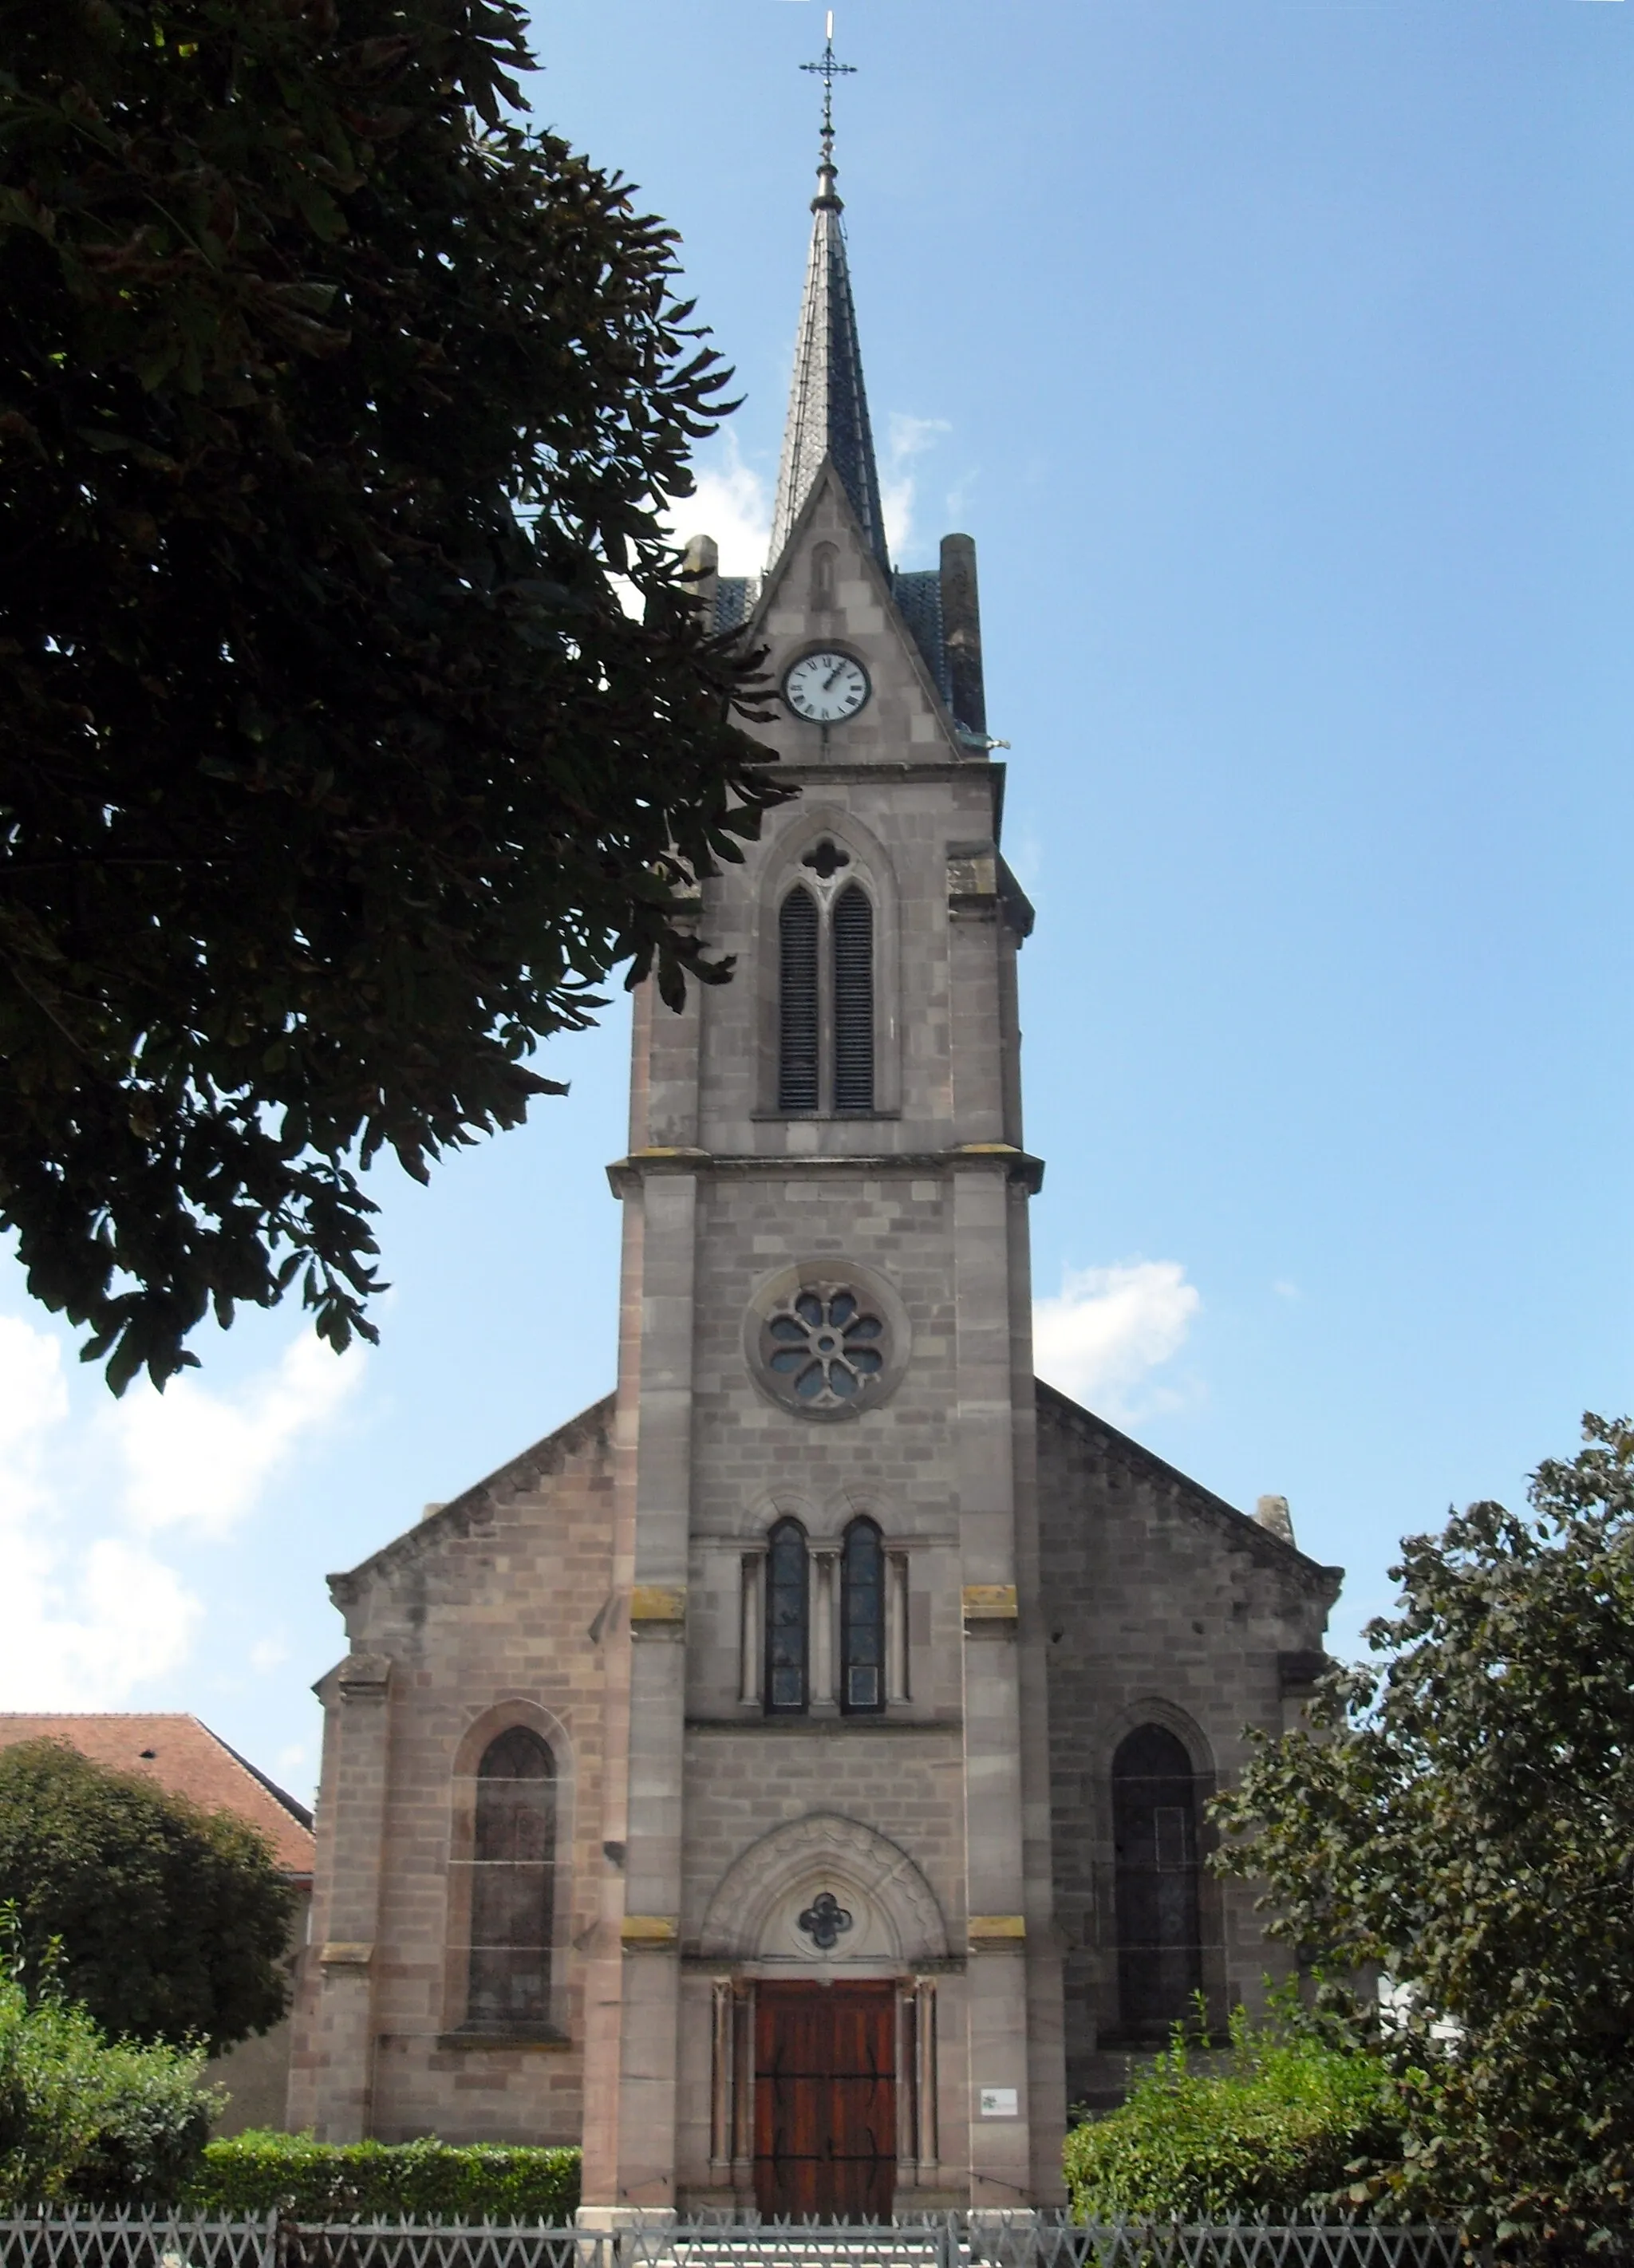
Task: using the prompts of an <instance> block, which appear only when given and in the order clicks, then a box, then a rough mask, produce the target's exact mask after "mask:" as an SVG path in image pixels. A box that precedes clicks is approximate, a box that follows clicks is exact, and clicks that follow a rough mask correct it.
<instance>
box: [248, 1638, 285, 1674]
mask: <svg viewBox="0 0 1634 2268" xmlns="http://www.w3.org/2000/svg"><path fill="white" fill-rule="evenodd" d="M289 1658H290V1649H289V1647H288V1646H285V1644H284V1642H283V1639H282V1638H257V1639H256V1641H255V1643H254V1646H251V1648H250V1668H252V1669H254V1670H255V1671H257V1672H258V1673H259V1674H260V1675H261V1676H263V1677H264V1676H265V1675H267V1672H268V1671H269V1669H276V1668H278V1666H279V1665H280V1663H282V1662H285V1661H288V1660H289Z"/></svg>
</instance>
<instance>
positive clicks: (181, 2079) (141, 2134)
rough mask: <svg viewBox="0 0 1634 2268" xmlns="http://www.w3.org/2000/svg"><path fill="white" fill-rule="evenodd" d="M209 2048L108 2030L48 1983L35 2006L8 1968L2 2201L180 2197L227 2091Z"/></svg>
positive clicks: (161, 2200) (1, 1992)
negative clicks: (107, 2035) (211, 2068)
mask: <svg viewBox="0 0 1634 2268" xmlns="http://www.w3.org/2000/svg"><path fill="white" fill-rule="evenodd" d="M203 2066H204V2051H203V2050H202V2048H173V2047H166V2046H151V2047H144V2046H139V2045H137V2044H136V2043H133V2042H131V2041H128V2040H121V2041H118V2042H115V2043H109V2042H108V2041H107V2040H105V2039H104V2038H103V2036H102V2035H101V2033H100V2032H99V2030H98V2029H97V2027H96V2025H95V2023H94V2022H93V2021H92V2018H91V2017H90V2015H89V2014H87V2013H86V2012H85V2009H84V2008H80V2007H74V2006H73V2005H72V2004H71V2003H70V2002H68V2001H65V2000H63V1999H60V1998H58V1997H56V1996H55V1994H54V1993H52V1992H47V1993H46V1995H45V1996H44V1997H43V1998H42V1999H40V2000H39V2002H38V2003H37V2004H36V2005H35V2006H34V2007H30V2006H29V2005H28V1996H27V1994H26V1992H25V1991H24V1989H23V1984H22V1980H21V1977H20V1976H19V1974H18V1968H17V1965H16V1964H15V1963H11V1964H9V1965H7V1966H5V1967H4V1968H0V2203H5V2204H35V2203H48V2202H56V2201H63V2202H74V2203H78V2204H83V2205H172V2204H174V2202H175V2201H176V2199H177V2198H178V2197H179V2196H180V2193H181V2191H182V2189H183V2188H184V2186H185V2185H186V2183H187V2180H188V2176H189V2175H190V2174H192V2173H193V2171H194V2169H195V2167H196V2166H197V2164H198V2161H199V2157H200V2154H201V2152H202V2149H203V2147H204V2144H205V2141H206V2139H208V2137H209V2134H210V2120H211V2118H212V2117H214V2116H215V2115H216V2112H217V2110H218V2108H219V2107H220V2103H221V2101H222V2097H221V2096H220V2095H218V2094H217V2093H216V2092H215V2091H214V2090H212V2089H210V2088H205V2087H203V2086H202V2085H201V2083H200V2081H201V2077H202V2071H203Z"/></svg>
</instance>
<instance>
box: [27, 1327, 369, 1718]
mask: <svg viewBox="0 0 1634 2268" xmlns="http://www.w3.org/2000/svg"><path fill="white" fill-rule="evenodd" d="M360 1369H361V1362H360V1359H359V1357H358V1355H357V1354H356V1353H354V1354H353V1355H350V1356H347V1357H342V1358H339V1359H337V1358H336V1357H335V1356H334V1355H332V1354H331V1353H330V1352H329V1350H328V1348H327V1347H325V1346H323V1345H322V1344H320V1342H319V1341H318V1340H316V1339H315V1338H313V1337H312V1336H311V1334H310V1333H305V1332H304V1333H303V1334H302V1336H301V1337H299V1338H298V1340H296V1341H295V1342H294V1344H292V1345H291V1347H290V1348H289V1349H288V1350H287V1351H286V1352H285V1353H284V1355H283V1359H282V1360H281V1361H280V1362H278V1363H277V1364H276V1366H275V1367H274V1368H273V1369H271V1370H270V1371H267V1372H263V1373H261V1374H260V1375H259V1376H257V1377H254V1378H252V1379H250V1380H249V1381H247V1383H246V1384H245V1385H244V1386H243V1387H241V1388H239V1390H238V1391H237V1392H236V1393H235V1394H232V1395H212V1394H210V1393H207V1392H206V1391H205V1390H204V1389H203V1388H202V1387H199V1386H196V1385H195V1384H194V1383H193V1381H191V1380H190V1379H185V1378H184V1379H180V1380H177V1381H174V1382H173V1385H172V1387H171V1388H170V1391H169V1393H168V1394H166V1395H163V1396H160V1395H157V1394H155V1393H154V1392H153V1391H152V1389H151V1388H147V1387H144V1388H134V1387H133V1388H132V1389H131V1391H130V1393H129V1395H128V1396H127V1398H126V1400H125V1401H124V1402H122V1403H120V1404H119V1405H118V1407H117V1408H116V1409H114V1410H104V1411H103V1412H102V1413H101V1414H100V1415H99V1417H97V1418H94V1419H92V1420H90V1421H89V1422H85V1423H78V1424H72V1423H70V1422H69V1420H70V1416H71V1414H72V1411H73V1396H72V1395H71V1394H70V1383H69V1377H68V1374H67V1373H66V1372H65V1370H64V1366H63V1341H62V1339H61V1338H60V1337H58V1336H57V1334H56V1333H55V1332H54V1331H53V1330H52V1329H49V1328H40V1327H37V1326H36V1325H34V1324H33V1323H31V1322H27V1321H26V1320H25V1319H24V1318H22V1317H19V1316H17V1315H4V1314H0V1709H70V1710H77V1709H115V1708H120V1707H122V1706H125V1705H128V1704H129V1701H130V1699H131V1697H132V1696H133V1695H134V1694H136V1693H138V1692H139V1691H140V1690H141V1689H142V1688H144V1687H151V1686H152V1685H154V1684H156V1683H159V1682H160V1681H162V1680H164V1679H166V1678H167V1677H169V1676H171V1675H173V1673H174V1672H175V1671H176V1670H178V1669H180V1668H182V1667H183V1665H184V1664H185V1663H186V1662H187V1661H188V1657H189V1655H190V1653H191V1652H192V1649H193V1645H194V1641H195V1637H196V1635H197V1632H198V1631H199V1628H200V1625H201V1623H202V1617H203V1612H204V1609H203V1606H202V1602H201V1601H200V1600H199V1598H198V1597H197V1596H195V1594H194V1592H193V1591H192V1590H191V1589H190V1588H189V1587H188V1584H187V1582H186V1581H185V1580H183V1577H182V1575H181V1574H180V1572H178V1570H177V1569H176V1568H175V1567H173V1566H172V1565H167V1564H166V1560H165V1559H164V1558H162V1557H160V1556H159V1554H158V1552H157V1551H156V1550H154V1549H153V1548H152V1547H151V1544H150V1543H148V1542H147V1541H146V1535H147V1533H148V1532H149V1531H151V1530H153V1529H156V1528H166V1527H173V1526H178V1525H185V1526H188V1527H190V1528H192V1529H193V1531H194V1533H195V1535H200V1536H204V1537H210V1536H216V1535H221V1534H223V1533H224V1531H225V1530H226V1528H228V1527H230V1526H231V1525H232V1523H233V1522H234V1521H238V1520H241V1519H242V1518H243V1517H244V1516H245V1514H246V1513H247V1512H248V1511H249V1510H250V1509H251V1508H252V1506H253V1505H254V1501H255V1499H256V1497H257V1495H258V1494H259V1493H260V1491H261V1488H262V1487H263V1486H264V1484H265V1483H266V1481H267V1480H268V1478H269V1476H270V1475H271V1474H272V1472H273V1471H274V1470H275V1469H276V1467H277V1465H278V1464H279V1463H280V1462H282V1460H283V1458H284V1457H286V1456H287V1455H288V1454H290V1452H291V1450H292V1449H293V1448H294V1447H295V1446H296V1445H297V1443H298V1441H299V1440H301V1439H302V1438H303V1437H304V1436H305V1434H306V1433H308V1432H311V1431H312V1430H313V1429H314V1428H315V1427H317V1426H318V1425H321V1424H323V1423H325V1422H326V1421H327V1420H328V1419H329V1418H332V1417H333V1416H334V1414H335V1411H336V1410H338V1409H339V1408H340V1407H341V1404H342V1402H343V1401H344V1399H345V1397H346V1396H347V1395H349V1394H350V1392H351V1391H352V1389H353V1388H354V1386H355V1385H356V1383H357V1378H358V1376H359V1373H360ZM80 1375H81V1377H83V1378H84V1380H85V1390H86V1391H87V1392H88V1393H89V1394H92V1395H96V1396H97V1397H98V1398H99V1399H102V1398H104V1397H103V1388H102V1382H101V1379H100V1377H99V1374H98V1373H94V1372H90V1373H80ZM110 1506H111V1507H113V1515H114V1516H113V1519H112V1520H111V1521H110V1517H109V1508H110ZM111 1526H112V1527H114V1528H124V1529H125V1530H126V1531H127V1532H126V1533H124V1534H120V1533H117V1532H115V1533H111V1534H110V1533H109V1532H108V1530H109V1528H110V1527H111ZM131 1529H135V1530H136V1534H134V1535H133V1534H131V1533H129V1530H131ZM283 1653H284V1648H283V1645H282V1642H281V1641H279V1640H277V1639H276V1638H265V1639H263V1640H262V1641H261V1643H260V1644H259V1645H258V1646H255V1647H254V1649H253V1650H252V1653H251V1657H250V1658H251V1661H252V1663H253V1666H254V1668H257V1669H259V1670H261V1671H262V1672H265V1671H267V1670H268V1669H270V1668H272V1667H274V1666H275V1664H276V1661H281V1660H282V1659H283Z"/></svg>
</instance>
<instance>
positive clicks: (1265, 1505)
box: [1254, 1496, 1293, 1543]
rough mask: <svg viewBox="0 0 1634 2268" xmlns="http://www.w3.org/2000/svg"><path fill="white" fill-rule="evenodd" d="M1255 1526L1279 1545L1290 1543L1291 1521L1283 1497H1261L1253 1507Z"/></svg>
mask: <svg viewBox="0 0 1634 2268" xmlns="http://www.w3.org/2000/svg"><path fill="white" fill-rule="evenodd" d="M1254 1517H1255V1521H1256V1522H1257V1524H1258V1525H1259V1526H1260V1527H1261V1528H1263V1529H1264V1530H1265V1532H1266V1534H1267V1535H1274V1536H1275V1537H1276V1538H1277V1542H1278V1543H1292V1542H1293V1521H1292V1518H1291V1517H1290V1516H1289V1512H1288V1499H1287V1498H1286V1497H1285V1496H1262V1498H1261V1499H1260V1500H1259V1502H1258V1503H1257V1504H1256V1505H1255V1507H1254Z"/></svg>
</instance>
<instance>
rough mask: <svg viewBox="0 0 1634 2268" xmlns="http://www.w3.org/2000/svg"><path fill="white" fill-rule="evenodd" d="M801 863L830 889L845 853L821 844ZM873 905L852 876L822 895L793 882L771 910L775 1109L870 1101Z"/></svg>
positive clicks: (837, 1108)
mask: <svg viewBox="0 0 1634 2268" xmlns="http://www.w3.org/2000/svg"><path fill="white" fill-rule="evenodd" d="M801 864H802V865H806V866H809V867H810V868H811V869H812V871H813V873H814V874H815V875H816V876H817V877H818V880H819V883H820V884H821V885H830V884H832V883H833V882H834V881H835V877H836V875H837V874H838V873H839V872H840V870H841V869H843V867H846V866H849V865H850V857H849V856H848V854H847V853H846V852H844V851H841V850H839V849H838V848H837V847H836V846H835V844H834V843H829V842H826V841H825V842H822V843H818V844H817V845H816V846H815V848H814V849H813V850H812V851H808V852H807V854H806V857H805V858H804V859H803V860H802V861H801ZM875 929H876V922H875V916H874V906H873V901H872V898H871V897H870V896H869V895H868V893H867V891H866V890H865V889H864V888H863V887H862V885H861V884H860V883H859V882H857V881H848V882H846V883H845V884H843V887H839V888H838V889H837V890H835V891H834V892H833V894H832V895H831V894H830V891H829V890H828V888H827V887H824V888H823V889H822V890H821V896H820V895H818V893H817V892H816V891H814V890H813V888H812V887H809V886H808V885H807V884H806V883H805V882H797V883H796V884H795V885H794V887H792V888H791V890H790V891H789V892H788V894H787V895H786V896H785V897H784V900H783V902H782V904H781V905H780V906H779V908H778V909H777V955H778V961H777V1108H778V1109H779V1110H788V1111H812V1112H819V1111H822V1110H824V1109H828V1110H831V1111H833V1112H835V1114H836V1115H838V1114H842V1113H844V1112H847V1111H859V1112H860V1111H871V1110H872V1109H873V1108H874V1105H875V1077H874V1023H875V1013H874V1012H875V1000H874V994H875V982H876V980H875V973H874V969H875Z"/></svg>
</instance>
